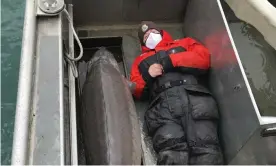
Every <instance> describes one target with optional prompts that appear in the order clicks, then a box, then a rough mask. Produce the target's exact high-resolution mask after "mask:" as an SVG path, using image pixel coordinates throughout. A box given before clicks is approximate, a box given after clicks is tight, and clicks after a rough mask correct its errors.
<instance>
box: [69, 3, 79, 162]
mask: <svg viewBox="0 0 276 166" xmlns="http://www.w3.org/2000/svg"><path fill="white" fill-rule="evenodd" d="M68 13H69V14H70V16H71V18H72V19H73V5H68ZM72 22H73V21H72ZM68 26H69V52H71V53H72V55H71V57H72V58H74V52H75V51H74V36H73V31H72V29H71V26H70V25H68ZM68 73H69V100H70V104H69V105H70V106H69V109H70V131H71V132H70V135H71V164H72V165H77V164H78V144H77V115H76V89H75V87H76V83H75V77H74V75H73V72H72V66H70V65H69V67H68Z"/></svg>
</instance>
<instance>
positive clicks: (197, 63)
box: [170, 38, 210, 70]
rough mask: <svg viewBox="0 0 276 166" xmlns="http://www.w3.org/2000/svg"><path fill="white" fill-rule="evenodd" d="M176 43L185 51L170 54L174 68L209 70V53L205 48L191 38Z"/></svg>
mask: <svg viewBox="0 0 276 166" xmlns="http://www.w3.org/2000/svg"><path fill="white" fill-rule="evenodd" d="M178 42H179V44H180V45H181V46H182V47H183V48H185V49H186V51H184V52H179V53H175V54H170V59H171V62H172V64H173V66H174V67H183V68H187V69H188V68H190V69H194V68H195V69H203V70H207V69H209V67H210V53H209V51H208V49H207V48H206V47H204V46H203V45H202V44H200V43H198V42H197V41H196V40H194V39H192V38H185V39H182V40H180V41H178Z"/></svg>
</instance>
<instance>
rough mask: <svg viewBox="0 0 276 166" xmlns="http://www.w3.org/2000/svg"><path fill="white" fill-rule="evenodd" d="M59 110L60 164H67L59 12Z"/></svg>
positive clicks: (60, 19)
mask: <svg viewBox="0 0 276 166" xmlns="http://www.w3.org/2000/svg"><path fill="white" fill-rule="evenodd" d="M58 20H59V28H58V31H59V32H58V34H59V35H60V36H59V41H58V42H59V66H61V69H60V70H59V76H60V77H59V78H60V80H59V94H60V96H59V101H60V102H59V104H60V105H59V111H60V165H64V164H65V152H64V147H65V146H64V101H63V94H64V93H63V91H64V90H63V88H64V71H63V45H62V42H63V41H62V14H61V13H60V14H59V19H58Z"/></svg>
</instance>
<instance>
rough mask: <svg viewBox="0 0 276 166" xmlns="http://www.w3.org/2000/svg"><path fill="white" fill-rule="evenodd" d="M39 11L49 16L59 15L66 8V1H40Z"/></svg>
mask: <svg viewBox="0 0 276 166" xmlns="http://www.w3.org/2000/svg"><path fill="white" fill-rule="evenodd" d="M38 7H39V9H40V10H41V11H42V12H44V13H47V14H58V13H59V12H61V11H62V10H63V9H64V7H65V4H64V0H38Z"/></svg>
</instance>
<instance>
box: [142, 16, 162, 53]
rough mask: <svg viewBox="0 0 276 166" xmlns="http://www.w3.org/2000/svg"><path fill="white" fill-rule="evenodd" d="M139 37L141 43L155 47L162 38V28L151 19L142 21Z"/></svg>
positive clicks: (150, 47) (151, 47)
mask: <svg viewBox="0 0 276 166" xmlns="http://www.w3.org/2000/svg"><path fill="white" fill-rule="evenodd" d="M138 37H139V40H140V43H141V45H142V46H146V47H148V48H149V49H154V48H155V47H156V45H157V44H158V43H159V42H160V41H161V40H162V34H161V30H160V29H159V28H158V27H157V26H156V24H155V23H154V22H151V21H142V23H141V25H140V26H139V29H138Z"/></svg>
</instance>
